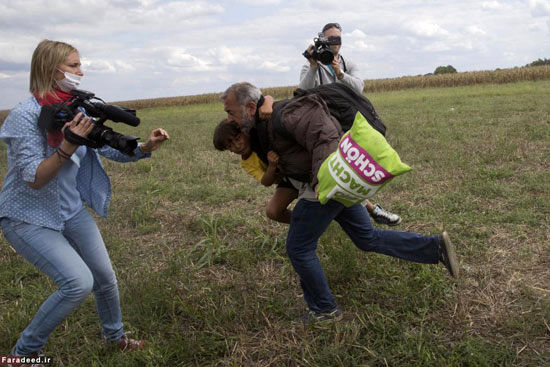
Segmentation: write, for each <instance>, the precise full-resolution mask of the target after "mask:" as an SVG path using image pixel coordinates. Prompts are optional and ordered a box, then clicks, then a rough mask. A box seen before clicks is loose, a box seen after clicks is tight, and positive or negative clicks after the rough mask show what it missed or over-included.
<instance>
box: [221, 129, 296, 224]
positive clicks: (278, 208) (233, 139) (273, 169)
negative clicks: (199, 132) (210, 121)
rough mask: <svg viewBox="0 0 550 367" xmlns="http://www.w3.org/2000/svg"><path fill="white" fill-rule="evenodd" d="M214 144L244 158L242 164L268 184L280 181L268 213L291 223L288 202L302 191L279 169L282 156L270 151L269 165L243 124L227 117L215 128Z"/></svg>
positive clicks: (268, 205)
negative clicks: (261, 156)
mask: <svg viewBox="0 0 550 367" xmlns="http://www.w3.org/2000/svg"><path fill="white" fill-rule="evenodd" d="M214 146H215V147H216V149H218V150H222V151H223V150H226V149H227V150H229V151H230V152H232V153H235V154H239V155H240V156H241V158H242V160H241V167H242V168H243V169H244V170H245V171H246V173H248V174H249V175H251V176H252V177H254V178H255V179H256V180H258V181H259V182H260V183H261V184H262V185H264V186H271V185H273V184H274V183H277V188H276V189H275V194H273V197H272V198H271V199H270V200H269V203H268V204H267V207H266V215H267V217H268V218H269V219H272V220H274V221H277V222H281V223H287V224H288V223H290V213H291V212H290V210H288V205H289V204H290V203H291V202H292V201H293V200H294V199H296V198H297V197H298V190H296V189H295V188H294V186H292V184H291V183H290V181H289V180H288V179H286V178H285V177H282V176H281V175H280V174H279V172H278V171H277V163H278V161H279V156H278V155H277V153H275V152H274V151H272V150H270V151H269V152H268V153H267V161H268V162H267V164H266V163H265V162H264V161H262V160H261V159H260V157H258V155H257V154H256V152H254V151H252V147H251V144H250V138H249V136H248V135H247V134H245V133H243V132H242V131H241V128H240V126H239V124H237V123H236V122H229V121H227V120H223V121H222V122H220V124H219V125H218V126H217V127H216V130H215V131H214Z"/></svg>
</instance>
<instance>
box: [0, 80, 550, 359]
mask: <svg viewBox="0 0 550 367" xmlns="http://www.w3.org/2000/svg"><path fill="white" fill-rule="evenodd" d="M368 97H369V98H370V99H371V101H372V102H373V104H374V105H375V106H376V108H377V111H378V112H379V114H380V116H381V117H382V118H383V119H384V120H385V122H386V125H387V127H388V140H389V142H390V143H391V144H392V146H393V147H394V148H395V149H396V150H397V151H398V152H399V153H400V156H401V158H402V160H403V161H404V162H406V163H408V164H409V165H411V166H412V167H413V171H412V172H411V173H407V174H406V175H404V176H401V177H398V178H396V179H395V180H394V181H393V182H392V183H390V184H389V185H387V186H386V188H385V189H384V190H383V191H382V192H381V193H379V194H378V196H377V197H375V201H377V202H380V203H381V204H383V206H384V207H386V208H388V209H391V210H392V211H394V212H396V213H399V214H400V215H401V216H402V217H403V219H404V221H403V223H402V224H401V225H400V227H399V229H402V230H407V231H416V232H420V233H425V234H428V233H434V234H435V233H439V232H441V231H442V230H443V229H446V230H447V231H449V233H450V235H451V238H452V240H453V241H454V243H455V245H456V248H457V252H458V255H459V257H460V262H461V267H462V277H461V279H460V280H459V281H457V282H454V281H453V280H451V279H450V278H449V276H448V274H447V272H446V270H445V269H444V268H443V267H442V266H437V265H419V264H414V263H409V262H405V261H401V260H397V259H394V258H389V257H385V256H381V255H375V254H367V253H363V252H361V251H359V250H357V249H356V248H354V246H353V244H352V243H351V242H350V240H349V239H348V238H347V237H346V236H345V235H344V233H343V232H342V231H341V229H340V228H339V227H338V226H337V225H336V224H333V225H332V226H331V227H330V228H329V230H328V231H327V233H326V234H325V235H324V236H323V237H322V238H321V241H320V246H319V250H318V254H319V256H320V258H321V261H322V263H323V265H324V269H325V272H326V274H327V277H328V279H329V283H330V285H331V288H332V290H333V293H334V294H335V295H336V297H337V299H338V301H339V303H340V305H341V306H342V308H343V310H344V311H345V316H346V317H345V320H344V321H342V322H340V323H337V324H334V325H330V326H323V327H321V326H310V327H304V326H303V325H296V324H293V323H292V322H291V321H292V320H293V319H294V318H295V317H297V316H299V315H300V314H301V313H302V312H303V310H304V302H303V300H302V298H301V291H300V287H299V284H298V279H297V276H296V275H295V273H294V272H293V269H292V267H291V265H290V262H289V260H288V258H287V257H286V252H285V236H286V230H287V227H286V226H284V225H281V224H277V223H275V222H272V221H269V220H268V219H267V218H266V217H265V215H264V207H265V204H266V203H267V200H268V198H269V197H270V195H271V193H272V189H271V188H263V187H261V186H260V185H259V184H256V183H255V182H253V181H252V179H250V178H249V177H248V176H247V175H246V174H245V173H244V172H243V171H242V170H241V168H240V167H239V158H238V157H237V156H235V155H232V154H231V153H229V152H218V151H215V150H214V148H213V147H212V142H211V141H212V131H213V129H214V126H215V125H216V123H217V122H218V121H219V120H220V119H222V118H223V117H224V114H223V109H222V106H221V104H220V103H210V104H195V105H190V106H179V107H178V106H174V107H164V108H154V109H144V110H140V111H139V117H141V119H142V124H141V126H140V127H139V128H131V127H128V126H120V125H114V124H110V125H111V126H113V127H114V128H115V130H117V131H121V132H125V133H130V134H133V135H139V136H141V137H143V138H145V137H146V135H147V132H148V131H149V130H150V129H151V128H153V127H157V126H162V127H164V128H166V129H167V130H168V131H169V133H170V135H171V140H170V141H169V142H168V143H167V144H166V145H165V146H164V147H163V148H162V149H161V150H160V151H158V152H157V153H155V154H154V157H153V159H150V160H142V161H140V162H138V163H135V164H126V165H122V164H118V163H112V162H105V165H106V169H107V171H108V172H109V174H110V176H111V179H112V183H113V190H114V192H113V200H112V202H111V209H110V216H109V218H108V219H98V223H99V226H100V228H101V230H102V233H103V235H104V239H105V242H106V243H107V246H108V248H109V251H110V254H111V258H112V262H113V265H114V267H115V269H116V272H117V276H118V280H119V286H120V292H121V299H122V307H123V314H124V319H125V325H126V329H127V330H131V331H133V334H132V335H134V336H137V337H141V338H144V339H146V340H147V341H148V347H147V348H146V349H145V350H144V351H141V352H136V353H133V354H128V355H123V354H120V353H117V352H115V351H113V350H111V349H108V348H106V347H105V345H104V343H103V341H102V339H101V335H100V327H99V325H98V320H97V317H96V314H95V309H94V307H95V306H94V300H93V297H92V296H90V297H89V298H88V299H87V300H86V301H85V302H84V304H83V305H82V306H81V307H80V308H79V309H78V310H77V311H75V312H74V313H73V314H71V316H70V317H69V318H68V319H67V320H66V322H64V323H63V324H62V325H61V326H60V327H59V328H58V329H57V330H56V331H55V332H54V333H53V334H52V336H51V338H50V340H49V342H48V344H47V345H46V348H45V352H46V355H48V356H50V357H53V358H54V359H55V364H54V365H56V366H195V365H196V366H199V365H200V366H209V365H212V366H214V365H215V366H544V365H550V268H549V264H550V235H549V233H550V170H549V169H548V162H549V161H550V103H548V101H550V81H538V82H520V83H512V84H502V85H491V84H488V85H478V86H465V87H455V88H433V89H430V88H427V89H408V90H404V91H393V92H381V93H376V94H369V95H368ZM1 150H2V152H0V153H1V154H0V171H1V172H5V171H6V157H5V145H4V144H2V145H1ZM2 241H3V242H2V243H0V355H2V354H7V353H8V351H9V349H10V348H11V347H12V346H13V344H14V343H15V341H16V339H17V338H18V335H19V333H20V332H21V331H22V330H23V328H24V327H25V326H26V325H27V323H28V322H29V320H30V319H31V318H32V316H33V315H34V313H35V312H36V310H37V308H38V307H39V305H40V303H41V302H42V301H43V300H44V299H45V298H46V297H47V296H48V295H49V294H50V293H51V292H53V290H54V289H55V285H54V284H53V283H52V282H51V281H49V280H48V279H47V278H46V277H45V276H43V275H41V274H39V273H38V272H37V271H36V270H35V269H34V268H33V267H32V266H31V265H29V264H28V263H26V262H25V261H24V260H23V259H22V258H21V257H20V256H18V255H17V254H16V253H14V252H13V251H12V250H11V248H10V247H9V246H8V245H7V244H6V242H5V240H4V239H3V238H2Z"/></svg>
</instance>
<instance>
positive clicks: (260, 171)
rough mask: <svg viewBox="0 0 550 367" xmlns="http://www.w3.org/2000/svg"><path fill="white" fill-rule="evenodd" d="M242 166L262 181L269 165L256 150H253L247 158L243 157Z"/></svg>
mask: <svg viewBox="0 0 550 367" xmlns="http://www.w3.org/2000/svg"><path fill="white" fill-rule="evenodd" d="M241 167H242V168H243V169H244V170H245V171H246V173H248V174H249V175H250V176H252V177H254V178H255V179H256V180H258V182H262V177H263V176H264V173H265V171H266V170H267V165H266V164H265V163H264V162H263V161H262V160H261V159H260V157H258V155H257V154H256V152H252V154H250V157H248V158H247V159H242V160H241Z"/></svg>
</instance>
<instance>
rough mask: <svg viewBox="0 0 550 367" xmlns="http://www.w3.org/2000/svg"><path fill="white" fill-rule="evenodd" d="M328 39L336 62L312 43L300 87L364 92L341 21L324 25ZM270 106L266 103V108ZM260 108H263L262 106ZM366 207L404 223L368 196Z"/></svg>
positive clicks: (379, 217) (380, 219)
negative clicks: (345, 49)
mask: <svg viewBox="0 0 550 367" xmlns="http://www.w3.org/2000/svg"><path fill="white" fill-rule="evenodd" d="M319 36H323V37H324V40H323V41H326V42H327V43H330V46H328V47H330V50H331V51H332V53H333V55H334V58H333V60H332V63H330V64H329V65H325V64H324V63H322V62H321V61H320V60H316V58H319V59H323V56H325V55H323V56H321V55H319V56H315V54H316V51H317V50H314V49H315V47H316V45H309V47H308V49H307V50H306V51H305V52H304V56H305V57H306V58H307V60H308V62H307V63H306V64H305V65H304V66H303V67H302V71H301V72H300V84H298V88H302V89H311V88H315V87H317V86H319V85H323V84H331V83H343V84H346V85H347V86H348V87H350V88H352V89H353V90H354V91H355V92H357V93H358V94H363V88H364V86H365V84H364V83H363V80H362V79H361V78H360V77H359V76H358V75H357V74H359V71H358V69H357V66H356V65H355V63H353V62H351V61H350V60H344V58H343V57H342V55H340V48H341V47H342V27H340V24H338V23H328V24H326V25H325V26H324V27H323V31H322V34H321V33H320V34H319ZM267 107H268V106H266V107H263V108H264V109H266V108H267ZM260 112H263V111H262V110H260ZM365 207H366V208H367V210H368V212H369V214H370V216H371V217H372V219H374V221H375V222H376V223H378V224H386V225H389V226H396V225H398V224H399V223H401V217H400V216H399V215H397V214H395V213H392V212H390V211H388V210H386V209H384V208H383V207H382V206H381V205H380V204H373V203H372V202H370V201H369V200H365Z"/></svg>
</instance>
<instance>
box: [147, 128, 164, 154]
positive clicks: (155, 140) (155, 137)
mask: <svg viewBox="0 0 550 367" xmlns="http://www.w3.org/2000/svg"><path fill="white" fill-rule="evenodd" d="M168 139H170V136H168V133H167V132H166V131H165V130H164V129H161V128H157V129H154V130H153V131H151V135H150V136H149V139H147V141H146V142H145V143H143V144H141V146H140V149H141V151H142V152H143V153H151V152H152V151H155V150H157V149H158V148H160V146H161V145H162V143H164V142H165V141H166V140H168Z"/></svg>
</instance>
